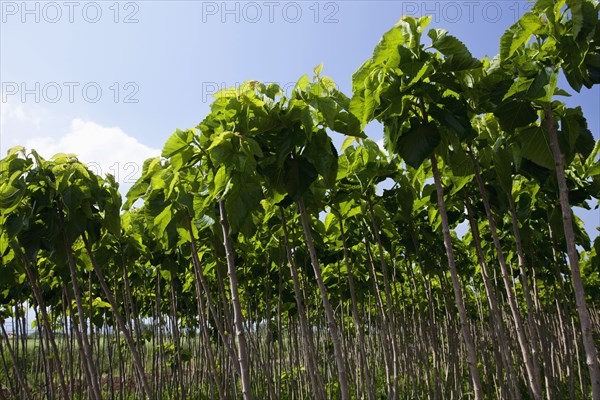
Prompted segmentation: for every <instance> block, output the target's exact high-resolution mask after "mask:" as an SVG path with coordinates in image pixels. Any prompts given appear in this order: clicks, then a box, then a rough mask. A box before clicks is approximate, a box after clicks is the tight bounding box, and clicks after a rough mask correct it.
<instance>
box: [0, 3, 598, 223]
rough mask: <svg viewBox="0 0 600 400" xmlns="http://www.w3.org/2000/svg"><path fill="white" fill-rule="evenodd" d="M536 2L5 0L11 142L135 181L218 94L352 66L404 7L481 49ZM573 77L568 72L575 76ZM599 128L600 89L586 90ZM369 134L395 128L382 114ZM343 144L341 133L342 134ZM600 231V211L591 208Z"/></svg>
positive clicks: (344, 76)
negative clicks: (384, 123) (381, 123)
mask: <svg viewBox="0 0 600 400" xmlns="http://www.w3.org/2000/svg"><path fill="white" fill-rule="evenodd" d="M531 6H532V3H529V2H527V1H520V0H505V1H427V0H425V1H398V0H387V1H365V0H361V1H347V0H344V1H314V0H309V1H256V2H254V1H242V2H238V1H226V2H224V1H194V0H191V1H155V0H148V1H97V2H88V1H83V2H78V1H73V2H65V1H57V2H42V1H27V2H23V1H5V0H2V1H0V9H1V12H2V14H1V24H0V81H1V82H2V89H1V97H2V98H1V103H0V107H1V109H0V115H1V132H0V152H1V153H2V154H4V153H5V151H6V150H7V149H8V148H10V147H12V146H14V145H17V144H22V145H26V146H28V147H35V148H36V149H37V150H39V151H40V152H41V153H42V154H44V155H45V156H51V155H52V154H53V153H55V152H59V151H61V152H73V153H76V154H79V155H80V158H81V159H82V161H84V162H86V163H89V164H90V165H92V166H93V167H94V168H95V169H96V171H97V172H100V173H107V172H108V173H112V174H114V175H116V176H117V179H118V180H119V181H120V183H121V184H122V185H123V186H124V187H128V186H130V184H131V183H132V181H133V180H134V179H135V178H136V177H137V176H138V172H139V169H140V166H141V164H142V162H143V160H144V159H145V158H147V157H151V156H154V155H158V154H159V149H160V148H161V147H162V145H163V143H164V141H165V140H166V139H167V138H168V137H169V135H170V134H171V133H172V132H173V131H174V130H175V129H176V128H189V127H193V126H195V125H196V124H197V123H198V122H199V121H201V120H202V119H203V118H204V116H205V115H206V114H207V112H208V109H209V105H210V102H211V96H210V95H211V94H212V93H213V92H214V91H215V90H217V89H218V88H220V87H229V86H235V85H239V84H240V83H241V82H243V81H245V80H248V79H256V80H261V81H268V82H277V83H279V84H280V85H282V86H287V87H289V86H290V85H293V83H294V82H295V81H296V80H297V79H298V78H299V77H300V76H301V75H302V74H312V70H313V67H315V66H316V65H318V64H321V63H323V64H324V68H323V74H325V75H328V76H330V77H332V78H333V79H334V80H335V81H336V82H337V84H338V86H339V87H340V88H341V89H342V90H343V91H344V92H345V93H347V94H348V95H350V94H351V76H352V73H353V72H354V71H355V70H356V69H357V68H358V67H359V66H360V65H361V64H362V62H364V61H365V60H366V59H367V58H369V57H370V55H371V53H372V50H373V48H374V46H375V45H376V44H377V42H378V40H379V38H380V37H381V35H382V34H383V33H384V32H385V31H387V30H388V29H390V28H391V27H392V26H393V25H394V23H395V22H396V21H397V20H398V19H400V17H401V16H402V15H403V14H410V15H413V16H420V15H425V14H428V15H432V17H433V22H432V24H431V25H430V27H432V28H433V27H442V28H445V29H447V30H448V31H449V32H450V33H451V34H453V35H455V36H457V37H458V38H460V39H461V40H462V41H464V42H465V43H466V44H467V46H468V47H469V48H470V50H471V51H472V52H473V54H474V55H475V56H476V57H483V56H485V55H489V56H494V55H495V54H496V53H497V52H498V44H499V38H500V35H501V34H502V33H503V32H504V30H505V29H506V28H507V27H508V26H510V25H511V24H512V23H514V22H515V21H516V20H517V19H518V17H519V16H521V15H522V14H523V13H524V12H526V11H527V10H528V9H529V8H531ZM563 87H564V88H565V89H566V88H567V85H566V84H564V83H563ZM567 102H568V103H569V105H570V106H576V105H581V106H582V108H583V110H584V113H585V115H586V116H587V118H588V122H589V125H590V129H591V130H592V132H593V134H594V136H595V138H596V139H598V138H599V135H600V120H599V110H600V88H599V87H595V88H594V89H593V90H586V89H584V91H583V92H582V93H581V94H576V93H575V94H574V96H573V97H571V98H569V99H567ZM367 133H368V134H370V136H371V137H372V138H373V139H374V140H379V139H380V138H381V132H380V129H379V128H378V127H377V126H372V127H369V129H368V130H367ZM337 142H338V143H341V140H339V139H337ZM580 215H582V216H583V217H584V219H585V221H586V228H587V229H588V231H589V232H590V233H593V231H594V230H595V227H596V226H598V225H600V214H599V212H598V210H595V211H592V212H587V213H580Z"/></svg>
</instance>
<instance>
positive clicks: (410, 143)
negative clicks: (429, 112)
mask: <svg viewBox="0 0 600 400" xmlns="http://www.w3.org/2000/svg"><path fill="white" fill-rule="evenodd" d="M440 140H441V136H440V132H439V129H438V127H437V126H436V125H435V124H434V123H432V122H428V123H425V124H422V125H418V126H416V127H415V128H411V130H409V131H408V132H406V133H404V134H403V135H402V136H400V138H399V139H398V142H397V144H396V152H397V153H398V154H399V155H400V156H402V158H403V159H404V161H406V163H407V164H408V165H410V166H412V167H413V168H419V166H420V165H421V164H422V163H423V161H424V160H425V159H426V158H427V157H429V156H430V155H431V153H433V151H434V150H435V148H436V147H437V145H438V144H439V143H440Z"/></svg>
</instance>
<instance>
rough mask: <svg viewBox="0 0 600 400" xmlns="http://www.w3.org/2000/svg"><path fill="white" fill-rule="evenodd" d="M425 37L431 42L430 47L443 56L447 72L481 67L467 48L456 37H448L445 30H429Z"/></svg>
mask: <svg viewBox="0 0 600 400" xmlns="http://www.w3.org/2000/svg"><path fill="white" fill-rule="evenodd" d="M427 35H428V36H429V37H430V38H431V40H432V43H431V46H432V47H433V48H435V49H437V50H438V51H439V52H440V53H442V54H443V55H444V57H445V59H444V67H445V68H446V69H447V70H448V71H462V70H465V69H472V68H478V67H480V66H481V62H479V60H477V59H476V58H474V57H473V55H472V54H471V52H470V51H469V49H467V46H465V44H464V43H463V42H461V41H460V40H458V39H457V38H456V37H454V36H452V35H448V32H447V31H446V30H444V29H431V30H430V31H429V32H428V33H427Z"/></svg>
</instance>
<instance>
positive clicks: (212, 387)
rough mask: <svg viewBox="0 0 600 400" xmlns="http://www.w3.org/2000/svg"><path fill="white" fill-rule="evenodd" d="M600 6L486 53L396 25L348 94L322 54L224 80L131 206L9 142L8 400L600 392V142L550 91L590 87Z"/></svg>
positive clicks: (2, 241)
mask: <svg viewBox="0 0 600 400" xmlns="http://www.w3.org/2000/svg"><path fill="white" fill-rule="evenodd" d="M598 11H599V6H598V3H596V2H594V1H591V0H586V1H579V2H575V1H573V2H570V1H567V2H565V1H551V0H540V1H538V3H536V5H535V6H534V7H533V9H532V10H531V12H529V13H527V14H525V15H524V16H523V17H522V18H521V19H520V20H519V21H518V22H517V23H516V24H515V25H513V26H512V27H511V28H509V29H508V30H507V32H506V33H505V34H504V35H503V36H502V39H501V44H500V54H499V56H497V57H495V58H494V59H491V60H490V59H484V60H477V59H475V58H473V57H472V55H471V53H470V52H469V51H468V49H467V48H466V47H465V45H464V44H463V43H461V42H460V41H459V40H458V39H456V38H455V37H453V36H451V35H449V34H448V33H447V32H446V31H444V30H441V29H431V30H429V31H428V37H429V40H427V42H428V43H430V44H428V45H425V43H424V42H425V41H426V39H425V38H424V37H423V36H422V35H423V32H424V31H425V29H426V27H427V25H428V23H429V18H428V17H423V18H419V19H415V18H412V17H403V18H402V19H401V20H400V21H399V23H398V24H397V25H396V26H395V27H394V28H392V29H391V30H390V31H389V32H387V33H386V34H385V35H384V36H383V38H382V40H381V41H380V43H379V44H378V45H377V47H376V48H375V51H374V53H373V56H372V57H371V58H370V59H369V60H368V61H366V62H365V63H364V64H363V65H362V66H361V67H360V68H359V69H358V71H357V72H356V73H355V74H354V76H353V96H352V98H348V97H347V96H345V95H344V94H343V93H341V92H340V91H339V90H338V89H337V88H336V86H335V84H334V82H333V81H332V80H331V79H329V78H327V77H323V76H321V67H317V68H316V69H315V71H314V72H315V76H314V78H313V79H312V80H311V79H309V78H308V77H307V76H304V77H302V78H301V79H300V80H299V81H298V83H297V84H296V87H295V88H294V90H293V92H292V94H291V96H290V97H289V98H288V97H285V96H284V95H283V93H282V90H281V88H280V87H278V86H277V85H274V84H271V85H264V84H262V83H260V82H256V81H251V82H247V83H245V84H244V85H242V86H241V87H240V88H236V89H228V90H224V91H222V92H220V93H218V94H216V95H215V97H216V99H215V101H214V102H213V104H212V105H211V112H210V114H209V115H208V116H207V117H206V118H205V119H204V120H203V121H202V122H201V123H200V124H199V125H198V126H197V127H196V128H194V129H189V130H177V131H176V132H175V133H174V134H173V135H172V136H171V137H170V138H169V139H168V140H167V142H166V143H165V145H164V148H163V151H162V154H161V157H156V158H153V159H149V160H147V161H146V162H145V163H144V167H143V171H142V177H141V178H140V179H139V180H138V181H137V182H136V183H135V184H134V186H133V187H132V188H131V190H130V191H129V193H128V194H127V199H126V201H125V203H124V204H121V196H120V194H119V192H118V185H117V184H116V182H115V181H114V179H113V178H112V177H111V176H110V175H109V176H107V177H105V178H103V177H99V176H96V175H94V174H93V173H92V172H90V170H89V169H88V168H86V166H85V165H84V164H82V163H81V162H79V161H78V160H77V158H76V157H75V156H74V155H71V154H58V155H56V156H54V157H53V158H52V159H50V160H45V159H43V158H42V157H40V156H39V155H38V154H37V153H36V152H35V151H34V150H31V151H27V150H26V149H24V148H22V147H17V148H13V149H11V150H9V152H8V155H7V157H6V158H4V159H2V161H1V166H2V167H1V168H0V175H1V177H2V182H3V183H2V186H0V211H1V214H0V226H2V230H1V231H0V255H1V257H2V263H1V265H0V313H1V315H0V319H3V318H8V317H12V318H13V319H14V321H15V326H14V329H13V330H14V333H15V334H14V335H13V336H12V337H10V336H9V335H8V333H7V332H6V329H5V328H4V326H3V325H2V332H1V333H2V338H1V340H0V356H1V360H0V361H1V362H2V367H3V370H4V372H5V374H4V376H3V377H2V378H0V382H1V383H2V384H3V385H4V386H6V391H4V390H2V391H0V398H1V397H2V396H5V397H8V396H9V394H10V396H11V397H13V398H27V399H31V398H39V397H47V398H91V399H98V400H99V399H101V398H103V397H104V396H107V395H108V396H110V397H111V398H112V397H119V398H131V397H135V398H138V397H145V398H234V397H243V398H244V399H249V398H253V397H257V398H263V397H268V398H282V397H284V398H332V397H333V398H341V399H349V398H358V397H360V398H368V399H376V398H380V397H387V398H416V397H429V398H434V399H440V398H461V397H470V398H475V399H484V398H516V399H518V398H524V399H525V398H533V399H542V398H594V399H597V398H600V370H599V367H598V354H597V342H598V338H597V336H596V338H595V337H594V334H596V335H597V333H598V329H599V327H600V319H599V315H598V313H597V309H596V305H597V302H598V300H599V298H598V296H599V295H600V293H599V292H598V287H600V240H599V239H596V240H595V241H594V242H593V243H591V241H590V239H589V237H588V236H587V234H586V232H585V230H584V229H583V226H582V222H581V221H580V220H579V219H578V218H577V217H576V216H575V215H574V214H573V213H572V207H573V206H579V207H584V208H589V205H588V202H589V201H597V200H598V199H599V198H600V163H599V162H598V160H597V158H598V154H599V153H600V141H597V142H595V141H594V138H593V136H592V134H591V132H590V131H589V129H588V127H587V123H586V120H585V118H584V116H583V115H582V112H581V109H580V108H568V107H566V106H565V104H564V103H562V102H560V101H558V100H556V96H565V95H568V93H567V92H566V91H564V90H562V89H560V88H558V87H557V83H558V76H559V73H560V72H561V71H562V72H563V73H564V75H565V76H566V78H567V81H568V83H569V85H570V86H571V88H573V89H574V90H576V91H579V90H581V89H582V87H583V86H586V87H591V86H592V85H594V84H597V83H600V77H599V76H598V71H599V70H600V27H599V26H598ZM372 120H378V121H379V122H381V123H382V125H383V129H384V140H385V147H386V149H387V151H388V153H384V152H382V150H381V149H380V148H379V147H378V146H377V145H376V144H375V143H374V142H372V141H370V140H369V139H368V138H366V137H365V135H364V133H363V129H364V127H365V125H366V124H368V123H369V122H370V121H372ZM332 132H337V133H340V134H343V135H346V136H347V139H346V140H345V141H344V144H343V146H342V149H341V152H340V153H339V154H338V151H337V150H336V148H335V146H333V144H332V140H331V136H330V134H331V133H332ZM384 180H391V181H392V182H393V184H392V187H391V188H390V189H385V190H383V191H382V192H380V191H378V190H377V185H378V184H379V183H381V182H382V181H384ZM461 223H464V224H467V225H468V231H467V233H466V234H465V235H464V236H463V237H458V236H457V234H456V227H457V225H459V224H461ZM578 246H579V248H578ZM586 293H587V297H586ZM28 307H32V308H33V309H34V311H35V316H36V321H35V323H36V327H37V332H38V335H36V336H35V337H33V338H31V337H30V338H28V336H27V332H28V329H27V328H28V327H27V326H26V322H25V320H26V318H25V315H26V312H25V310H26V309H27V308H28Z"/></svg>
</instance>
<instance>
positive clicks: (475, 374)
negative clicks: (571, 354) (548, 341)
mask: <svg viewBox="0 0 600 400" xmlns="http://www.w3.org/2000/svg"><path fill="white" fill-rule="evenodd" d="M430 159H431V169H432V171H433V179H434V181H435V188H436V191H437V202H438V208H439V211H440V216H441V218H442V229H443V233H444V246H445V247H446V255H447V256H448V268H449V269H450V278H451V279H452V287H453V288H454V299H455V301H456V306H457V308H458V315H459V318H460V329H461V332H462V336H463V340H464V342H465V346H466V348H467V363H468V365H469V370H470V372H471V380H472V381H473V390H474V392H475V399H476V400H483V399H484V395H483V387H482V385H481V378H480V376H479V370H478V369H477V353H476V351H475V343H474V342H473V336H472V335H471V330H470V328H469V321H468V319H467V311H466V309H465V303H464V300H463V294H462V289H461V287H460V281H459V280H458V272H457V271H456V264H455V262H454V251H453V250H452V238H451V236H450V226H449V223H448V215H447V214H446V203H445V202H444V188H443V187H442V180H441V177H440V171H439V170H438V166H437V158H436V155H435V153H433V154H432V155H431V157H430Z"/></svg>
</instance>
